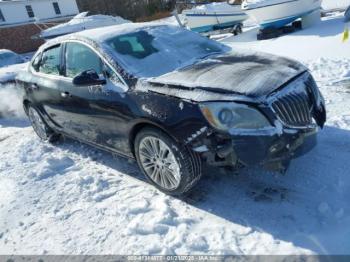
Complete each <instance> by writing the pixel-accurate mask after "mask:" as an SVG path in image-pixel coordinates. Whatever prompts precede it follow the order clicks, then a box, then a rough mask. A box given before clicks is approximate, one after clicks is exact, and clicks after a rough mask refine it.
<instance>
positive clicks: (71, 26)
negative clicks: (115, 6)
mask: <svg viewBox="0 0 350 262" xmlns="http://www.w3.org/2000/svg"><path fill="white" fill-rule="evenodd" d="M87 14H88V13H87V12H83V13H80V14H78V15H76V16H75V17H74V18H73V19H72V20H70V21H69V22H67V23H63V24H59V25H57V26H54V27H51V28H49V29H46V30H44V31H42V32H41V34H40V36H41V37H42V38H50V37H55V36H60V35H65V34H70V33H75V32H79V31H83V30H86V29H93V28H99V27H104V26H111V25H120V24H126V23H130V21H129V20H125V19H123V18H121V17H119V16H116V17H114V16H108V15H92V16H87Z"/></svg>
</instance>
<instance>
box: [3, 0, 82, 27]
mask: <svg viewBox="0 0 350 262" xmlns="http://www.w3.org/2000/svg"><path fill="white" fill-rule="evenodd" d="M53 2H57V3H58V5H59V7H60V10H61V14H60V15H57V14H56V13H55V9H54V7H53V4H52V3H53ZM26 5H31V6H32V9H33V12H34V16H35V19H38V20H41V21H43V20H44V21H45V20H52V19H57V18H61V17H67V16H73V15H76V14H78V13H79V10H78V6H77V3H76V1H75V0H22V1H21V0H19V1H16V0H14V1H0V9H1V11H2V14H3V16H4V18H5V20H6V21H4V22H2V21H1V20H0V26H4V25H15V24H25V23H30V22H33V21H34V20H35V19H33V18H29V16H28V13H27V10H26V7H25V6H26Z"/></svg>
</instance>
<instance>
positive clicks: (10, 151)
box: [0, 16, 350, 260]
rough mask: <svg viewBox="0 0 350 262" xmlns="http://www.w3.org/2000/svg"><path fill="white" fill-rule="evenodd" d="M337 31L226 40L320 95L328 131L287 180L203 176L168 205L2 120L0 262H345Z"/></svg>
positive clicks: (347, 113)
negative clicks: (19, 258) (147, 260)
mask: <svg viewBox="0 0 350 262" xmlns="http://www.w3.org/2000/svg"><path fill="white" fill-rule="evenodd" d="M343 29H344V23H343V17H342V16H332V17H327V18H323V19H322V22H321V23H320V24H319V25H317V26H314V27H312V28H309V29H306V30H303V31H302V32H298V33H295V34H291V35H288V36H283V37H280V38H278V39H274V40H268V41H261V42H257V41H256V38H255V36H256V32H255V33H254V30H253V32H248V33H244V34H243V35H241V36H239V37H238V38H235V39H234V40H233V39H232V38H230V39H225V41H226V43H227V44H229V45H230V46H232V48H233V50H236V49H239V48H242V47H244V48H249V49H251V50H252V51H265V52H269V53H272V54H275V55H283V56H288V57H290V58H294V59H297V60H299V61H302V62H303V63H304V64H305V65H306V66H307V67H308V68H309V69H310V72H312V74H313V76H314V77H315V80H316V82H317V83H318V86H319V87H320V89H321V91H322V93H323V95H324V96H325V103H326V105H327V113H328V121H327V123H326V127H325V129H324V131H323V132H321V133H320V134H319V137H318V139H319V142H318V144H317V146H316V147H315V148H314V149H313V150H312V151H311V152H309V153H308V154H307V155H304V156H303V157H301V158H298V159H296V160H294V161H293V162H292V163H291V166H290V168H289V170H288V172H287V173H286V174H285V176H283V177H280V176H276V175H275V174H272V173H270V172H265V171H263V170H261V169H254V168H249V169H245V170H243V171H242V172H241V173H239V174H236V175H232V174H231V173H225V172H218V170H217V169H212V168H205V172H204V176H203V177H202V180H201V181H200V182H199V184H198V186H197V188H196V189H195V191H194V192H193V193H192V194H190V195H188V196H187V197H185V198H183V199H178V198H173V197H170V196H167V195H165V194H162V193H159V192H158V191H157V190H155V189H154V188H153V187H152V186H149V185H148V184H147V183H145V181H144V178H143V176H142V174H141V172H140V171H139V170H138V169H137V166H136V165H135V164H134V163H131V162H130V163H129V162H126V161H125V160H124V159H123V158H120V157H117V156H115V157H112V156H111V155H110V154H109V153H104V152H103V151H99V150H96V149H95V148H93V147H90V146H86V145H83V144H80V143H78V142H73V141H71V140H69V139H66V141H65V143H63V144H59V145H56V146H54V145H51V144H47V143H42V142H40V141H39V139H37V138H36V135H35V133H34V131H33V130H32V128H31V127H30V126H29V123H28V122H27V121H26V120H23V119H13V118H8V119H1V120H0V126H1V127H0V158H1V161H0V254H18V255H19V254H33V255H41V254H51V255H55V254H56V255H57V254H71V255H74V254H76V255H78V254H80V255H81V254H90V255H106V254H109V255H111V254H135V255H162V254H163V255H164V254H166V255H174V254H179V255H184V254H204V255H247V254H249V255H264V254H265V255H271V254H273V255H283V257H280V258H284V256H285V255H296V257H295V258H296V259H298V258H299V257H298V255H315V254H323V255H341V254H343V255H349V250H350V245H349V235H350V209H349V198H350V195H349V188H350V177H349V159H350V152H349V148H350V142H349V141H350V106H349V100H350V92H349V90H350V84H349V81H348V80H349V76H350V54H349V52H348V51H349V48H350V46H349V45H350V43H349V42H347V43H342V42H341V32H342V31H343ZM0 98H2V96H0ZM178 107H179V108H182V107H183V105H182V104H181V103H179V104H178ZM149 109H150V108H149V107H147V106H146V107H145V110H147V111H149ZM151 112H152V111H151ZM326 257H327V258H329V257H328V256H325V258H326ZM289 258H291V259H293V258H294V257H287V258H286V259H287V260H288V259H289ZM314 258H315V259H317V257H310V259H311V260H313V259H314ZM332 258H333V257H330V259H332ZM267 259H269V257H267ZM277 259H278V258H277ZM307 259H308V257H306V260H307Z"/></svg>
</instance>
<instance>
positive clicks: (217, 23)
mask: <svg viewBox="0 0 350 262" xmlns="http://www.w3.org/2000/svg"><path fill="white" fill-rule="evenodd" d="M182 14H183V15H184V16H185V22H184V24H185V26H186V27H187V28H188V29H190V30H192V31H195V32H198V33H205V32H210V31H215V30H221V29H227V28H233V29H237V30H238V31H240V32H241V29H242V22H243V21H244V20H246V19H247V18H248V16H247V15H246V14H245V13H244V12H242V10H241V6H240V5H238V4H229V3H228V2H217V3H216V2H214V3H210V4H202V5H195V6H194V7H193V8H191V9H187V10H184V11H183V12H182ZM238 31H237V33H238Z"/></svg>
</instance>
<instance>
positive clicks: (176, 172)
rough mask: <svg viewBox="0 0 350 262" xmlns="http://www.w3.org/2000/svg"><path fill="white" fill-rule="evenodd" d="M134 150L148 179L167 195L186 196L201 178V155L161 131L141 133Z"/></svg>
mask: <svg viewBox="0 0 350 262" xmlns="http://www.w3.org/2000/svg"><path fill="white" fill-rule="evenodd" d="M134 149H135V156H136V160H137V163H138V165H139V167H140V169H141V170H142V172H143V173H144V175H145V176H146V178H147V179H148V180H149V181H150V183H151V184H152V185H154V186H155V187H156V188H157V189H159V190H160V191H162V192H164V193H166V194H168V195H172V196H181V195H184V194H185V193H187V192H188V191H189V190H190V189H192V188H193V187H194V186H195V184H196V183H197V182H198V181H199V179H200V178H201V175H202V172H201V165H202V163H201V159H200V157H199V156H198V154H196V153H195V152H192V151H191V150H189V149H188V148H187V147H185V146H183V145H180V144H179V143H177V142H176V141H175V140H174V139H172V138H171V137H169V136H168V135H167V134H165V133H164V132H163V131H161V130H159V129H156V128H144V129H142V130H141V131H140V132H139V133H138V134H137V135H136V138H135V141H134ZM154 149H156V150H154ZM157 149H158V150H157ZM157 155H158V156H157Z"/></svg>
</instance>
